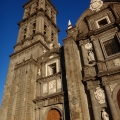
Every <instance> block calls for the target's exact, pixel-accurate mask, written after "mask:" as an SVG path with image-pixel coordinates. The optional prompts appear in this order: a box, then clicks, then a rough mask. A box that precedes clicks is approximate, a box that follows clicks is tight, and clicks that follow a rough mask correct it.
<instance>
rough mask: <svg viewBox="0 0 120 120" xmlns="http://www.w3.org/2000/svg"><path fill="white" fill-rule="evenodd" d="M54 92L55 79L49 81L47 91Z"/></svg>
mask: <svg viewBox="0 0 120 120" xmlns="http://www.w3.org/2000/svg"><path fill="white" fill-rule="evenodd" d="M55 92H56V80H52V81H50V82H49V93H55Z"/></svg>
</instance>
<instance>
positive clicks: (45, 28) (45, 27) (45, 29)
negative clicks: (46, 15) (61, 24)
mask: <svg viewBox="0 0 120 120" xmlns="http://www.w3.org/2000/svg"><path fill="white" fill-rule="evenodd" d="M46 31H47V26H46V25H44V35H46Z"/></svg>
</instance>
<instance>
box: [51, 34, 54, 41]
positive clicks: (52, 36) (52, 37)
mask: <svg viewBox="0 0 120 120" xmlns="http://www.w3.org/2000/svg"><path fill="white" fill-rule="evenodd" d="M51 39H52V41H53V40H54V33H52V35H51Z"/></svg>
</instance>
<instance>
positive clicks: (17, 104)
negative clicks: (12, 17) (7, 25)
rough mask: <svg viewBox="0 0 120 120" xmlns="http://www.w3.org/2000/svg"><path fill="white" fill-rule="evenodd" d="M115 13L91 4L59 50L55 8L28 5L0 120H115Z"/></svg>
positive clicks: (118, 80)
mask: <svg viewBox="0 0 120 120" xmlns="http://www.w3.org/2000/svg"><path fill="white" fill-rule="evenodd" d="M119 8H120V3H119V1H118V0H117V1H115V0H114V1H112V0H104V1H101V0H92V1H91V3H90V8H89V9H87V10H86V11H85V12H84V13H83V14H82V15H81V16H80V18H79V19H78V21H77V23H76V26H74V27H72V28H70V29H68V30H67V37H66V38H65V39H64V40H63V42H64V46H63V47H60V46H59V44H58V32H59V29H58V27H57V25H56V14H57V10H56V8H55V7H54V6H53V4H52V3H51V2H50V1H49V0H30V1H29V2H27V3H26V4H25V5H24V10H25V11H24V15H23V19H22V20H21V21H20V22H19V35H18V40H17V44H16V45H15V50H14V53H13V54H12V55H11V56H10V59H11V60H10V65H9V69H8V75H7V80H6V85H5V89H4V95H3V101H2V107H1V109H0V120H28V119H29V120H53V119H54V120H120V114H119V113H120V10H119Z"/></svg>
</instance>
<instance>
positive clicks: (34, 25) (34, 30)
mask: <svg viewBox="0 0 120 120" xmlns="http://www.w3.org/2000/svg"><path fill="white" fill-rule="evenodd" d="M35 32H36V23H33V34H35Z"/></svg>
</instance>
